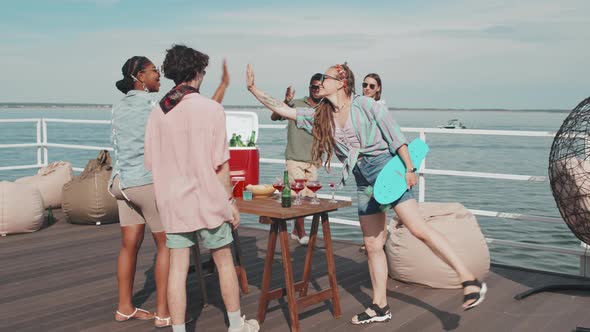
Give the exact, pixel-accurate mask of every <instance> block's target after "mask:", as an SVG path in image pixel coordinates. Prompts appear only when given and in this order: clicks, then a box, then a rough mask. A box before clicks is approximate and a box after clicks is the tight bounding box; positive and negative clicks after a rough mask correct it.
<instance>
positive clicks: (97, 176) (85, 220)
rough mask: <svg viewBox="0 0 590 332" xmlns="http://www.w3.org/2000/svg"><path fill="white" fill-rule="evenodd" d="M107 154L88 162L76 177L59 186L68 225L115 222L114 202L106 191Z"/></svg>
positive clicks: (116, 211) (108, 177)
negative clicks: (61, 188)
mask: <svg viewBox="0 0 590 332" xmlns="http://www.w3.org/2000/svg"><path fill="white" fill-rule="evenodd" d="M111 169H112V168H111V157H110V156H109V153H108V151H106V150H104V151H101V152H100V154H99V156H98V157H97V158H96V159H94V160H91V161H89V162H88V164H87V165H86V167H85V168H84V171H83V172H82V173H81V174H80V176H77V177H75V178H74V179H73V180H72V181H70V182H68V183H66V184H65V185H64V187H63V207H62V209H63V212H64V214H65V216H66V220H67V221H68V222H69V223H72V224H81V225H100V224H112V223H117V222H119V211H118V209H117V200H116V199H115V198H114V197H113V196H111V194H110V193H109V192H108V191H107V186H108V182H109V179H110V177H111Z"/></svg>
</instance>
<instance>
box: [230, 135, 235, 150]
mask: <svg viewBox="0 0 590 332" xmlns="http://www.w3.org/2000/svg"><path fill="white" fill-rule="evenodd" d="M229 146H230V147H234V146H236V133H233V134H232V135H231V138H230V140H229Z"/></svg>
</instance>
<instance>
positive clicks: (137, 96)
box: [109, 90, 160, 189]
mask: <svg viewBox="0 0 590 332" xmlns="http://www.w3.org/2000/svg"><path fill="white" fill-rule="evenodd" d="M159 97H160V96H159V94H156V93H148V92H145V91H140V90H131V91H129V92H128V93H127V94H126V95H125V96H124V97H123V99H121V101H120V102H119V104H117V105H116V106H114V107H113V110H112V124H111V143H112V145H113V149H114V153H113V173H112V175H111V182H109V188H110V186H111V183H112V179H113V178H114V177H115V176H116V175H119V181H120V184H121V189H125V188H129V187H138V186H143V185H147V184H151V183H152V182H153V180H152V173H151V172H150V171H148V170H147V169H146V168H145V166H144V164H143V145H144V137H145V126H146V124H147V120H148V117H149V115H150V113H151V111H152V109H153V108H154V106H155V105H156V103H157V100H158V99H159Z"/></svg>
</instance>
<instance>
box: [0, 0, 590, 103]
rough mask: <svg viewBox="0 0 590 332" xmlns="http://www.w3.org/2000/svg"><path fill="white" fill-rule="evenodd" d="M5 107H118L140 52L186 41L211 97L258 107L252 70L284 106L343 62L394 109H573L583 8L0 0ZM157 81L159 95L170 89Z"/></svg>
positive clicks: (455, 2) (536, 1)
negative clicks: (128, 65)
mask: <svg viewBox="0 0 590 332" xmlns="http://www.w3.org/2000/svg"><path fill="white" fill-rule="evenodd" d="M0 8H1V10H0V45H1V46H0V64H2V68H3V70H2V73H1V74H0V103H2V102H50V103H107V104H110V103H116V102H117V100H119V99H120V98H121V93H120V92H119V91H118V90H116V88H115V81H117V80H118V79H120V78H121V67H122V65H123V63H124V62H125V61H126V60H127V59H128V58H129V57H132V56H134V55H143V56H147V57H148V58H150V59H151V60H152V61H153V62H154V63H155V64H156V65H160V64H161V63H162V61H163V59H164V56H165V51H166V49H167V48H170V46H171V45H173V44H176V43H180V44H185V45H188V46H190V47H193V48H195V49H197V50H199V51H202V52H204V53H206V54H208V55H209V56H210V62H209V67H208V68H207V75H206V77H205V81H204V83H203V85H202V89H201V91H202V93H203V94H204V95H212V94H213V92H214V91H215V88H216V87H217V85H218V84H219V81H220V78H221V64H222V60H223V59H224V58H225V59H227V62H228V66H229V71H230V75H231V76H230V86H229V88H228V90H227V92H226V97H225V99H224V101H223V103H224V104H225V105H258V103H257V101H256V100H255V99H254V97H253V96H252V95H251V94H250V93H249V92H248V91H247V90H246V85H245V70H246V65H247V64H248V63H250V64H252V65H253V67H254V72H255V75H256V84H257V86H258V87H259V88H261V89H262V90H263V91H265V92H267V93H268V94H270V95H272V96H275V97H277V98H282V97H283V96H284V91H285V88H286V87H287V86H289V85H292V86H293V87H294V88H295V90H296V97H302V96H304V95H306V92H307V85H308V83H309V78H310V77H311V75H312V74H314V73H315V72H324V71H325V70H326V69H327V68H328V67H329V66H331V65H334V64H336V63H343V62H345V61H346V62H347V63H348V64H349V66H350V67H351V68H352V70H353V72H354V74H355V76H356V81H357V82H356V88H357V91H358V92H360V91H361V89H360V83H361V82H362V78H363V77H364V76H365V75H366V74H367V73H370V72H375V73H378V74H379V75H380V76H381V78H382V80H383V95H382V97H383V98H384V99H385V100H386V101H387V105H388V106H389V107H400V108H406V107H408V108H504V109H572V108H573V107H575V106H576V104H578V103H579V102H580V101H581V100H582V99H584V98H586V97H588V95H589V94H590V80H589V78H590V65H589V64H590V43H589V41H590V15H588V13H589V12H590V1H588V0H561V1H555V0H551V1H549V0H518V1H514V0H485V1H484V0H445V1H441V0H437V1H435V0H412V1H407V0H405V1H401V0H389V1H381V0H373V1H344V0H342V1H338V0H324V1H309V0H302V1H277V0H275V1H266V0H264V1H258V0H250V1H239V0H234V1H223V0H218V1H195V0H191V1H185V0H167V1H163V0H160V1H157V0H43V1H29V0H19V1H9V0H1V1H0ZM171 83H172V82H171V81H169V80H167V79H166V78H164V77H162V91H166V90H168V89H170V88H171V87H172V84H171Z"/></svg>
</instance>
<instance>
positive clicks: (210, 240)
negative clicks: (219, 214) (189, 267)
mask: <svg viewBox="0 0 590 332" xmlns="http://www.w3.org/2000/svg"><path fill="white" fill-rule="evenodd" d="M231 231H232V229H231V225H230V224H229V223H226V222H225V223H223V225H221V226H219V227H217V228H213V229H207V228H203V229H199V230H196V231H194V232H188V233H166V247H168V248H170V249H182V248H189V247H192V246H194V245H195V244H197V242H199V243H201V244H202V245H203V247H205V248H207V249H217V248H221V247H223V246H226V245H228V244H230V243H232V241H233V240H234V238H233V236H232V232H231Z"/></svg>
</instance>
